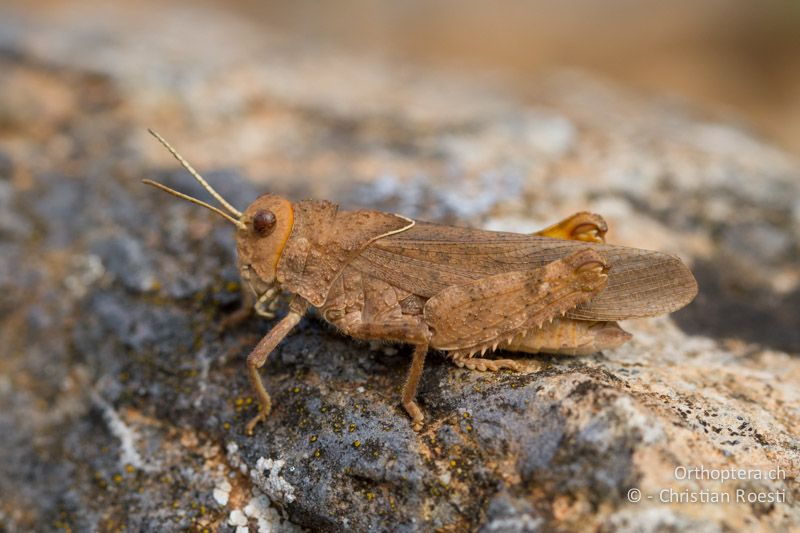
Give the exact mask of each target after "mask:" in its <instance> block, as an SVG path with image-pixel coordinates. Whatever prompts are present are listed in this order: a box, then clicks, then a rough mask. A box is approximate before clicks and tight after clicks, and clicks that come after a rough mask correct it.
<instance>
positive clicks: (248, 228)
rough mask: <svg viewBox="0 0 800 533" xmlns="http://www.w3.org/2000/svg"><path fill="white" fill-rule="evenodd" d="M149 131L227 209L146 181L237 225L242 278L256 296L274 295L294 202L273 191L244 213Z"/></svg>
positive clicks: (292, 215) (291, 223)
mask: <svg viewBox="0 0 800 533" xmlns="http://www.w3.org/2000/svg"><path fill="white" fill-rule="evenodd" d="M149 131H150V133H151V134H152V135H153V136H154V137H155V138H156V139H158V140H159V142H161V144H163V145H164V146H165V147H166V148H167V150H169V151H170V153H171V154H172V155H173V156H175V159H177V160H178V162H180V164H181V165H182V166H183V167H184V168H185V169H186V170H188V171H189V173H190V174H191V175H192V176H193V177H194V178H195V179H196V180H197V181H198V182H199V183H200V184H201V185H202V186H203V187H204V188H205V189H206V190H207V191H208V192H209V194H211V196H213V197H214V198H215V199H216V200H217V201H218V202H219V203H220V204H221V205H222V207H223V208H224V210H223V209H219V208H217V207H214V206H213V205H211V204H208V203H206V202H203V201H201V200H198V199H197V198H192V197H191V196H188V195H186V194H183V193H182V192H178V191H176V190H173V189H170V188H169V187H167V186H166V185H162V184H161V183H156V182H154V181H151V180H143V181H144V183H146V184H147V185H152V186H153V187H156V188H158V189H161V190H162V191H165V192H167V193H169V194H171V195H173V196H177V197H178V198H182V199H184V200H188V201H190V202H192V203H194V204H197V205H200V206H203V207H205V208H206V209H209V210H211V211H213V212H214V213H216V214H218V215H220V216H221V217H223V218H224V219H225V220H227V221H228V222H230V223H232V224H233V225H234V226H236V250H237V252H238V253H239V272H240V274H241V276H242V279H243V280H244V281H245V282H246V283H248V284H249V285H250V287H251V288H252V289H253V291H254V292H255V293H256V296H258V297H262V296H268V295H267V293H268V292H269V296H274V295H275V293H276V292H277V290H276V289H275V288H274V286H275V272H276V270H277V267H278V260H279V259H280V257H281V252H283V248H284V246H285V245H286V241H287V240H288V239H289V234H290V233H291V232H292V226H293V224H294V208H293V207H292V203H291V202H290V201H289V200H286V199H284V198H281V197H279V196H275V195H273V194H264V195H262V196H259V197H258V198H257V199H256V201H255V202H253V203H252V204H250V206H249V207H248V208H247V209H246V210H245V212H244V213H242V212H240V211H239V210H238V209H236V208H235V207H233V206H232V205H231V204H230V203H228V202H227V201H226V200H225V199H224V198H223V197H222V196H221V195H220V194H219V193H218V192H217V191H215V190H214V188H213V187H211V185H209V184H208V182H206V180H205V179H203V177H202V176H200V174H198V173H197V171H195V170H194V169H193V168H192V166H191V165H190V164H189V163H188V162H187V161H186V160H185V159H183V157H181V156H180V155H179V154H178V152H176V151H175V149H174V148H172V146H170V145H169V143H167V141H165V140H164V139H163V138H162V137H161V136H160V135H159V134H157V133H156V132H154V131H152V130H149Z"/></svg>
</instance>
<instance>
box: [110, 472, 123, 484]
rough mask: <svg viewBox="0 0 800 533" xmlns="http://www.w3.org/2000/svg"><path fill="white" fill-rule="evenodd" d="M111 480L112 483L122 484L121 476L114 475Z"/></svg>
mask: <svg viewBox="0 0 800 533" xmlns="http://www.w3.org/2000/svg"><path fill="white" fill-rule="evenodd" d="M112 479H113V480H114V483H122V474H114V477H113V478H112Z"/></svg>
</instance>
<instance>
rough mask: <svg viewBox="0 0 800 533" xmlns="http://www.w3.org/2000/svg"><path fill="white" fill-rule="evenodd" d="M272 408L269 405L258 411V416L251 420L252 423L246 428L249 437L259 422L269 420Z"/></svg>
mask: <svg viewBox="0 0 800 533" xmlns="http://www.w3.org/2000/svg"><path fill="white" fill-rule="evenodd" d="M270 407H271V406H270V405H267V406H266V407H265V408H260V409H259V410H258V414H257V415H256V416H254V417H253V418H251V419H250V421H249V422H248V423H247V426H245V431H246V432H247V434H248V435H252V434H253V430H254V429H255V428H256V426H257V425H258V423H259V422H261V421H262V420H266V419H267V416H268V415H269V412H270Z"/></svg>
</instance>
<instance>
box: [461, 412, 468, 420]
mask: <svg viewBox="0 0 800 533" xmlns="http://www.w3.org/2000/svg"><path fill="white" fill-rule="evenodd" d="M461 416H462V417H464V418H469V412H468V411H464V413H463V414H462V415H461Z"/></svg>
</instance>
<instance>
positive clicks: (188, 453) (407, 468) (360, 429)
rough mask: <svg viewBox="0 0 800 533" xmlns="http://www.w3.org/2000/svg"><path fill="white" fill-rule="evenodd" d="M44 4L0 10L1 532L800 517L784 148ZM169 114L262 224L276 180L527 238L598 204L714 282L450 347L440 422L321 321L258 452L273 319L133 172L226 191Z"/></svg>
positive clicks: (399, 359) (246, 30)
mask: <svg viewBox="0 0 800 533" xmlns="http://www.w3.org/2000/svg"><path fill="white" fill-rule="evenodd" d="M17 9H23V8H17ZM25 9H27V11H13V10H12V8H10V7H3V8H0V47H2V53H0V118H2V119H3V121H4V122H3V123H4V125H6V126H5V129H4V134H3V135H4V138H3V141H4V146H3V147H2V149H0V154H2V156H0V172H2V179H0V206H2V215H0V310H1V311H2V316H3V320H2V323H0V346H2V347H3V352H2V357H0V493H2V494H3V498H2V500H1V501H0V529H4V530H7V531H27V530H50V529H57V528H63V529H66V528H71V529H72V530H106V529H118V528H120V527H123V526H124V527H126V529H128V530H134V531H140V530H165V529H166V530H182V529H195V528H196V529H200V530H202V529H204V528H208V529H212V530H220V531H235V530H237V528H239V530H242V531H243V530H244V528H248V530H249V531H257V530H259V531H266V530H275V531H284V530H286V531H290V530H297V529H299V528H305V529H308V530H323V531H339V530H354V531H367V530H370V531H427V530H432V529H441V530H445V531H449V530H480V531H486V532H489V531H550V530H554V529H555V530H564V531H578V530H586V529H591V530H601V531H603V530H608V531H617V530H622V531H627V530H630V531H661V530H664V529H681V530H683V529H691V530H697V531H721V530H740V529H746V528H752V529H764V530H788V529H791V528H793V527H794V528H796V527H798V526H800V507H798V505H797V503H796V502H797V501H798V496H800V491H799V490H798V485H797V469H798V464H800V453H798V450H800V438H798V435H800V427H798V419H797V412H798V409H800V398H799V395H800V392H798V391H800V387H798V385H800V361H798V354H800V337H799V336H798V335H800V334H798V329H797V327H796V326H797V324H798V323H800V311H798V309H800V269H799V268H798V265H799V264H800V261H798V255H800V248H798V245H797V242H798V237H799V236H800V234H798V224H797V213H798V207H797V206H798V204H797V198H798V197H800V180H798V179H797V178H798V175H799V174H800V165H798V163H797V162H796V161H795V160H794V159H793V158H792V157H791V156H789V155H787V154H785V153H782V152H781V151H780V150H778V149H776V148H774V147H772V146H771V145H770V144H769V143H767V142H766V141H763V140H761V139H759V138H758V137H757V136H755V135H753V134H752V133H749V132H747V131H744V130H742V129H741V128H740V127H737V126H733V125H730V124H728V123H725V122H724V121H722V120H714V119H711V118H708V117H704V118H698V116H697V113H695V112H693V111H691V110H689V109H686V108H685V107H682V106H681V105H680V104H676V103H665V102H664V101H663V100H659V99H657V98H654V97H652V96H648V95H642V94H638V93H634V92H632V91H629V90H626V89H625V88H621V87H616V86H613V85H610V84H608V83H605V82H602V81H599V80H596V79H594V78H591V77H588V76H586V75H581V74H576V73H564V74H560V75H556V76H554V77H551V78H547V79H542V80H539V81H537V82H536V85H535V87H534V88H533V89H532V90H531V91H530V94H534V95H535V98H534V100H535V101H534V102H533V103H532V104H525V103H523V102H522V101H521V100H520V99H518V98H517V97H516V96H515V95H514V93H512V92H510V91H506V90H504V89H502V88H497V87H487V86H484V85H481V84H480V83H478V82H476V81H471V80H469V79H468V78H467V77H466V76H464V75H462V74H459V73H457V72H431V71H428V70H424V69H419V68H414V67H405V68H402V69H398V68H396V65H387V64H381V63H377V62H375V61H374V60H372V59H367V58H359V57H355V56H352V55H344V54H342V53H339V52H335V51H324V50H320V49H316V48H313V47H311V46H309V45H307V44H305V43H303V42H299V41H297V40H294V39H292V38H289V37H285V36H281V35H278V34H274V33H270V32H265V31H264V30H263V29H262V28H260V27H256V26H255V25H253V24H251V23H250V22H248V21H247V20H243V19H238V18H236V17H234V16H233V15H231V14H229V13H226V14H223V13H219V12H217V11H214V10H213V9H211V8H209V7H201V6H195V7H192V8H191V21H192V23H191V24H186V22H185V21H186V16H187V14H186V12H183V11H180V10H179V9H178V8H176V7H171V6H159V8H158V10H157V11H156V10H153V9H152V6H150V7H149V8H147V7H139V5H138V4H137V5H133V4H132V3H131V4H130V5H126V4H125V3H123V4H114V5H113V6H108V7H107V8H105V9H106V10H105V11H102V13H100V12H97V11H95V10H93V9H90V8H88V7H86V6H80V5H70V6H58V5H54V6H52V8H49V9H48V10H47V11H46V12H45V11H41V10H37V9H36V8H25ZM107 15H113V16H107ZM200 30H203V31H200ZM198 34H202V36H203V38H202V39H198V38H197V36H198ZM142 43H147V46H143V45H142ZM256 58H257V59H256ZM342 80H347V83H344V84H343V83H342ZM39 109H41V117H40V118H38V119H36V120H32V118H31V117H33V116H34V115H35V114H36V113H37V110H39ZM146 126H153V127H156V128H157V129H159V130H161V131H162V133H164V134H165V136H166V137H167V138H168V139H170V140H171V141H172V142H173V143H174V144H175V145H176V146H177V147H178V148H179V149H180V150H181V151H182V152H183V154H184V155H185V156H186V157H187V158H188V159H189V160H190V161H192V163H193V164H194V166H195V167H196V168H198V169H200V170H202V171H203V172H204V174H206V175H207V177H209V179H210V180H212V181H213V183H214V185H215V186H216V187H217V188H218V189H220V191H221V192H222V193H223V194H224V195H225V196H226V197H228V198H229V199H230V200H231V201H232V202H233V203H234V204H235V205H237V206H239V207H240V208H241V207H244V206H245V205H246V204H247V202H248V201H250V200H251V199H253V198H255V196H256V195H257V194H258V193H259V192H261V191H267V190H268V191H271V192H275V193H280V194H283V195H286V196H289V197H291V198H294V199H300V198H302V197H305V196H316V197H319V198H329V199H332V200H335V201H338V202H341V203H342V204H343V205H346V206H355V205H370V206H374V207H378V208H381V209H387V210H391V211H395V212H400V213H403V214H406V215H409V216H415V217H420V218H423V219H425V218H427V219H436V220H439V221H443V222H448V223H457V224H469V225H476V226H483V227H491V228H494V229H511V230H517V231H533V230H534V229H536V228H538V227H542V226H544V225H547V224H549V223H552V222H554V221H556V220H558V219H560V218H562V217H564V216H566V215H569V214H570V213H572V212H575V211H579V210H583V209H591V210H598V211H601V212H602V213H603V214H604V215H605V216H606V217H607V219H608V222H609V226H610V228H611V229H610V232H609V235H608V238H609V240H610V241H611V242H616V243H621V244H629V245H635V246H640V247H646V248H657V249H661V250H665V251H669V252H673V253H678V254H680V255H681V256H682V257H684V258H685V259H686V260H687V262H689V263H690V264H692V266H693V269H694V271H695V272H696V274H697V277H698V280H699V282H700V287H701V293H700V295H699V297H698V299H697V300H696V302H695V303H694V304H692V305H691V306H689V307H688V308H686V309H685V310H683V311H681V312H679V313H676V314H675V315H673V316H672V317H661V318H657V319H652V320H641V321H635V322H629V323H626V324H625V327H626V329H628V330H629V331H631V332H632V333H633V334H634V339H633V340H632V341H631V342H630V343H628V344H627V345H625V346H623V347H621V348H619V349H617V350H613V351H608V352H605V353H602V354H594V355H591V356H586V357H555V356H548V355H542V356H535V357H526V358H520V361H521V362H522V364H523V366H524V369H523V371H522V372H520V373H517V374H512V373H506V372H503V373H499V374H494V375H492V374H482V373H476V372H470V371H467V370H462V369H458V368H455V367H454V366H453V365H452V364H450V363H449V362H448V361H446V360H444V359H443V358H441V357H437V356H436V355H433V354H432V355H431V356H430V357H429V361H428V363H427V366H426V370H425V373H424V376H423V379H422V383H421V386H420V393H419V399H420V403H421V405H422V407H423V409H424V410H425V413H426V416H427V425H426V427H425V430H424V431H423V432H422V433H419V434H417V433H414V432H413V431H412V430H411V428H410V424H409V420H408V419H407V417H406V416H405V414H404V413H403V411H402V409H401V408H400V407H399V406H398V399H399V390H400V388H401V386H402V383H403V379H404V375H405V372H406V368H407V365H408V360H409V349H408V347H393V346H385V345H382V344H374V345H370V344H365V343H359V342H356V341H354V340H352V339H347V338H344V337H342V336H340V335H338V334H337V333H336V332H335V331H332V329H331V328H329V327H327V326H325V325H324V324H323V323H321V322H320V321H319V320H317V319H315V318H313V317H309V318H307V319H304V320H303V321H302V322H301V323H300V325H299V326H298V327H297V328H296V330H295V331H294V332H293V333H292V334H291V335H290V336H289V337H288V338H287V339H286V341H285V342H283V343H282V344H281V345H280V346H279V348H278V349H277V350H276V353H275V354H273V356H272V357H271V358H270V359H269V361H268V362H267V364H266V365H265V367H264V368H263V370H262V375H263V376H264V378H265V382H266V385H267V387H268V388H269V390H270V391H271V392H272V395H273V398H274V407H273V413H272V414H271V416H270V418H269V419H268V420H267V421H266V423H264V424H263V425H262V426H259V428H258V429H257V431H256V435H255V436H253V437H247V436H245V435H244V424H245V422H246V420H247V419H248V418H249V417H250V416H251V415H252V414H253V413H254V412H255V409H256V404H255V402H254V401H253V398H252V393H251V391H250V388H249V385H248V381H247V377H246V375H245V372H244V358H245V356H246V354H247V353H248V351H249V350H250V349H251V347H252V346H253V345H254V344H255V342H257V340H258V339H259V338H260V336H261V335H263V334H264V332H266V331H267V330H268V328H269V327H270V326H271V325H272V323H269V322H265V321H263V320H255V319H254V320H252V321H250V322H248V323H246V324H244V325H242V326H240V327H238V328H236V329H233V330H230V331H226V332H223V331H221V329H220V327H219V324H220V321H221V320H222V319H223V318H224V317H225V316H226V315H227V313H229V312H231V311H233V310H234V309H235V308H236V306H237V304H238V294H239V280H238V276H237V273H236V269H235V251H234V247H233V235H232V232H231V230H230V227H229V226H228V225H226V224H225V223H224V222H223V221H222V220H220V219H219V218H218V217H216V216H214V215H213V214H211V213H208V212H206V211H204V210H201V209H199V208H196V207H195V206H191V205H188V204H184V203H180V202H178V201H177V200H174V199H173V198H169V197H167V196H165V195H163V194H161V193H159V192H157V191H153V190H152V189H148V188H146V187H144V186H141V185H140V184H139V179H140V178H142V177H151V178H155V179H159V180H161V181H164V182H165V183H167V184H168V185H170V186H173V187H176V188H179V189H181V190H184V191H187V192H189V193H190V194H194V195H198V196H201V195H202V194H203V193H202V191H201V190H200V189H199V188H198V187H197V186H196V184H194V182H193V181H192V180H191V179H190V178H188V177H187V176H186V175H185V173H183V172H182V171H180V170H179V169H178V168H177V165H176V164H175V162H174V161H173V160H172V159H170V158H169V156H168V155H167V154H164V153H163V150H162V149H161V148H160V146H158V144H157V143H156V142H155V141H154V140H152V139H150V138H149V136H148V135H147V134H146V131H145V127H146ZM203 198H206V197H205V196H203ZM722 476H726V477H725V478H724V479H723V478H722ZM637 491H638V492H637ZM637 495H638V496H637ZM726 495H727V496H726ZM692 497H696V498H698V499H699V500H702V501H698V502H692V503H687V501H688V499H689V498H692ZM725 497H728V498H731V501H730V503H728V504H725V505H723V504H719V503H714V502H713V501H711V498H725ZM682 498H685V499H684V500H682ZM759 498H760V499H761V501H759ZM770 499H771V500H770ZM637 500H638V501H637Z"/></svg>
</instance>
